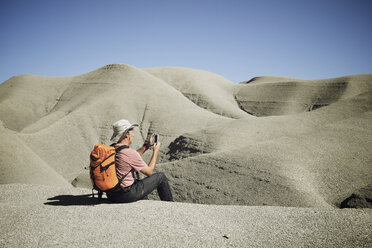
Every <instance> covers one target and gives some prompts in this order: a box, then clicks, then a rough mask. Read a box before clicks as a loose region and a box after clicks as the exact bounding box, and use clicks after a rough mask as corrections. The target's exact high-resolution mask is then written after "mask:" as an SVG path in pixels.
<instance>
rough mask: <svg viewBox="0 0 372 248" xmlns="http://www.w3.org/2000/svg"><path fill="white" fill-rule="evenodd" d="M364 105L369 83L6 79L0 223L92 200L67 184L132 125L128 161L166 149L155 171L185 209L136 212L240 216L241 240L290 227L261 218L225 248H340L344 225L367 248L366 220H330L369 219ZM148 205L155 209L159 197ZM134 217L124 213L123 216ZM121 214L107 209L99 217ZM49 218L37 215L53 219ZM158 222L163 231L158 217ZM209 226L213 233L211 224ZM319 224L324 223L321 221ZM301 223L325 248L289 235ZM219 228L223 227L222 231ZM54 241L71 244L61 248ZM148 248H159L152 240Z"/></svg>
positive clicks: (1, 103) (357, 79)
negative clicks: (118, 130)
mask: <svg viewBox="0 0 372 248" xmlns="http://www.w3.org/2000/svg"><path fill="white" fill-rule="evenodd" d="M371 93H372V74H365V75H353V76H346V77H340V78H333V79H322V80H304V79H295V78H284V77H270V76H264V77H257V78H254V79H252V80H249V81H245V82H242V83H240V84H233V83H232V82H230V81H229V80H227V79H225V78H223V77H221V76H218V75H216V74H213V73H209V72H205V71H201V70H194V69H188V68H175V67H163V68H146V69H139V68H135V67H133V66H130V65H124V64H111V65H106V66H104V67H102V68H99V69H97V70H95V71H92V72H88V73H86V74H83V75H79V76H75V77H62V78H54V77H43V76H35V75H20V76H16V77H13V78H11V79H9V80H7V81H5V82H4V83H2V84H1V85H0V120H1V125H0V129H1V130H0V131H1V132H0V153H1V160H0V166H1V169H2V175H3V176H2V177H1V178H0V184H6V185H3V186H2V189H3V190H2V191H3V192H7V193H2V194H1V197H2V198H1V199H2V200H1V203H2V211H3V213H8V215H6V216H8V217H9V218H3V219H4V221H11V219H12V218H14V216H16V215H17V214H21V215H22V212H23V211H27V209H34V210H35V211H40V210H38V209H40V208H42V207H43V206H40V203H41V202H42V201H44V200H45V198H48V197H52V196H58V194H63V192H64V191H68V192H70V193H69V194H79V193H81V192H84V193H86V192H89V189H74V188H73V187H72V186H71V184H72V185H74V186H77V187H82V188H90V187H91V185H90V180H89V177H88V171H87V170H86V167H87V166H88V163H89V153H90V150H91V149H92V148H93V145H94V144H96V143H106V144H109V138H110V137H111V132H112V129H111V125H112V123H114V122H115V121H116V120H118V119H121V118H126V119H129V120H130V121H131V122H137V123H139V124H140V127H139V128H138V129H137V130H136V131H135V141H134V144H133V147H134V148H136V147H139V146H140V145H142V144H143V142H144V140H145V139H146V138H147V136H148V135H149V134H150V133H153V132H157V133H159V134H160V137H161V142H162V147H161V154H160V157H159V163H158V166H157V170H158V171H164V172H165V173H166V174H167V176H168V178H169V180H170V184H171V187H172V190H173V192H174V198H175V200H176V201H177V202H181V203H175V205H176V207H175V205H171V204H163V203H160V202H154V201H148V202H141V203H136V204H134V205H135V206H138V207H140V208H143V209H146V208H148V207H150V206H157V208H158V209H161V208H164V209H166V210H169V211H174V210H175V209H177V208H181V209H184V211H186V212H187V211H190V213H195V212H198V211H202V212H203V213H204V212H205V213H206V212H209V211H210V212H211V216H212V215H213V213H215V214H216V216H217V217H219V216H223V214H222V212H224V211H225V212H226V211H227V212H228V213H230V215H229V214H227V215H226V217H221V218H223V219H224V218H225V219H226V220H227V218H228V216H236V218H235V217H234V218H232V219H233V220H238V219H241V220H242V221H241V222H240V223H241V224H239V225H241V226H240V228H243V229H244V228H248V229H249V228H253V226H252V225H251V224H249V223H250V221H249V220H250V219H251V218H253V219H255V218H256V219H257V220H259V219H262V218H266V217H265V216H274V215H275V213H277V214H278V215H279V216H281V217H279V218H278V219H277V220H276V221H281V222H282V221H283V220H284V219H285V218H288V217H290V218H292V219H294V222H295V223H294V226H291V225H288V226H285V224H281V223H273V222H270V221H269V218H267V221H268V222H265V223H266V224H262V226H256V227H255V228H258V229H253V230H251V231H249V230H248V229H247V231H239V235H241V236H239V238H238V241H237V243H231V244H232V246H235V247H238V246H244V245H242V244H244V242H247V243H249V244H252V245H251V246H254V247H270V246H271V247H274V243H275V242H279V241H278V240H281V241H280V242H279V245H278V246H281V247H286V246H287V244H288V243H286V241H285V240H286V237H287V236H286V235H289V236H291V238H290V239H289V240H292V241H291V242H292V243H291V245H290V246H292V247H298V246H302V247H303V246H317V247H322V246H324V244H327V242H330V243H329V244H330V247H333V246H334V247H337V246H340V244H341V243H340V242H341V241H339V240H337V239H335V237H337V235H338V233H339V232H338V231H337V230H336V229H333V227H332V228H331V227H330V226H331V224H330V223H332V224H334V225H344V224H345V223H346V222H347V221H350V220H351V219H353V218H354V217H355V216H357V219H356V220H354V221H352V224H351V225H352V226H353V227H356V229H357V230H358V231H357V232H352V231H349V232H347V230H346V229H345V228H344V229H340V230H343V232H346V233H347V235H346V236H345V239H346V241H345V242H346V244H348V245H347V246H355V247H363V246H365V247H368V245H367V244H370V243H371V240H370V239H368V238H367V236H363V235H365V232H367V233H368V232H369V233H371V229H372V228H371V226H372V222H371V217H370V216H371V212H370V210H360V211H357V210H347V211H345V210H337V208H339V207H340V206H341V205H342V206H343V207H345V206H346V207H365V208H366V207H369V206H370V205H369V203H370V197H371V196H370V192H371V187H370V186H369V185H371V182H372V164H371V161H372V155H371V154H372V129H371V123H372V97H371V96H372V94H371ZM20 154H21V155H20ZM150 156H151V152H149V153H147V154H145V156H144V157H145V160H147V161H148V160H149V158H150ZM12 183H23V184H25V183H26V184H29V185H10V184H12ZM31 184H32V185H33V186H32V185H31ZM37 185H64V187H63V188H58V187H50V186H37ZM27 188H30V190H28V189H27ZM18 191H25V192H26V191H27V192H28V191H31V193H30V194H31V196H30V197H31V198H33V197H36V198H37V197H38V196H37V195H35V194H39V195H40V197H41V198H37V199H40V200H30V201H31V202H30V203H29V205H27V204H26V205H25V206H22V207H20V206H18V207H16V206H17V203H16V202H17V199H18V200H19V199H20V198H22V197H21V195H19V193H15V194H14V196H11V195H12V194H11V192H18ZM34 191H35V192H39V193H32V192H34ZM43 191H45V192H46V193H45V194H44V193H41V192H43ZM352 196H354V197H352ZM9 197H10V198H9ZM12 197H13V198H12ZM57 198H58V197H57ZM72 198H73V197H72ZM150 198H151V199H157V197H156V196H155V195H152V196H151V197H150ZM27 199H28V198H27ZM76 199H77V198H76ZM348 199H349V200H348ZM8 200H9V202H8ZM88 200H89V199H88ZM346 200H348V203H346V202H345V201H346ZM186 203H201V204H212V205H192V204H186ZM216 204H217V205H246V206H241V207H238V206H231V207H229V206H219V207H218V206H215V205H216ZM134 205H130V204H129V205H126V206H125V207H124V208H125V209H127V210H128V209H131V206H134ZM247 205H248V206H254V207H247ZM120 206H121V205H120ZM120 206H119V205H107V204H103V205H99V208H101V209H105V208H110V209H111V208H112V209H119V208H120ZM260 206H261V207H260ZM262 206H265V207H262ZM269 206H270V207H269ZM302 207H307V208H309V209H302ZM13 208H14V209H17V210H12V209H13ZM75 208H77V209H78V208H79V207H74V209H75ZM313 208H314V209H313ZM54 209H59V207H58V206H54ZM315 209H316V210H315ZM52 210H53V208H48V210H47V211H50V213H49V214H52ZM58 211H62V210H58ZM128 211H130V210H128ZM239 211H242V213H245V214H246V215H244V216H245V217H242V216H243V215H242V214H239V213H238V212H239ZM252 211H253V212H257V211H258V214H257V215H255V214H253V213H252ZM363 211H365V212H363ZM289 213H293V214H289ZM97 214H98V212H97ZM364 215H365V216H367V217H366V218H364V217H363V218H364V220H363V221H364V222H361V221H360V220H359V219H360V218H362V216H364ZM37 216H38V215H37ZM141 216H142V215H140V218H145V217H144V216H142V217H141ZM156 216H157V217H159V218H163V216H162V215H161V213H158V214H157V215H156ZM189 216H191V215H185V216H184V218H186V219H188V218H189ZM217 217H215V218H212V219H211V221H212V222H213V221H217V219H216V218H217ZM323 217H324V218H330V219H332V221H331V222H330V223H326V222H322V221H321V220H320V219H321V218H323ZM73 218H75V216H74V217H73ZM112 218H113V216H112ZM312 218H314V219H312ZM342 218H345V219H342ZM29 220H30V221H31V223H34V222H35V221H36V219H33V218H31V219H29ZM304 220H305V221H309V222H308V225H307V224H306V225H305V226H300V227H301V228H305V229H306V230H308V229H307V228H313V226H314V225H316V224H319V225H320V226H321V227H319V228H320V229H319V232H321V231H324V230H326V229H327V230H328V231H327V232H326V233H328V234H329V235H330V237H331V240H326V237H325V236H323V237H324V239H323V240H321V241H319V240H316V237H315V236H311V235H310V238H306V237H304V236H301V235H299V233H297V231H296V230H295V229H293V228H299V226H298V225H300V223H301V222H302V221H304ZM61 221H62V220H61ZM205 221H207V217H206V218H201V223H204V222H205ZM176 222H177V221H176ZM176 222H175V221H171V224H170V225H169V226H174V225H176V226H177V225H178V226H179V225H180V223H178V222H177V223H176ZM218 223H219V222H218ZM229 223H231V225H233V224H232V222H229ZM348 223H349V222H348ZM292 224H293V223H292ZM191 225H192V226H193V229H192V230H193V232H194V231H195V233H196V232H199V231H200V227H201V226H204V224H203V225H201V226H198V225H197V223H194V222H193V223H191ZM195 225H196V226H195ZM258 225H260V224H258ZM267 225H270V227H268V226H267ZM271 226H274V227H280V228H283V230H287V231H285V233H282V235H279V236H278V238H273V239H272V240H271V241H267V243H265V242H264V240H263V239H264V237H265V235H263V236H261V238H258V239H257V240H255V239H254V238H253V237H255V236H257V233H258V230H259V228H263V230H264V233H266V234H268V233H269V232H272V231H273V229H272V228H271ZM216 227H217V228H221V226H220V225H218V224H216ZM179 228H181V227H179ZM232 228H233V230H235V231H236V230H237V229H234V228H235V227H232ZM236 228H238V226H236ZM338 228H339V227H338ZM183 229H184V228H183ZM162 230H163V229H162ZM254 230H256V231H254ZM361 230H364V231H361ZM41 231H43V230H41ZM44 231H45V230H44ZM56 231H63V230H62V229H58V230H56ZM163 231H165V230H163ZM83 232H85V231H83ZM221 232H222V229H221ZM287 232H288V233H287ZM13 234H14V232H12V231H11V230H7V232H6V235H8V236H6V237H5V236H3V239H8V238H9V237H10V236H9V235H13ZM182 234H183V232H176V234H174V235H171V234H169V232H168V233H167V234H166V235H168V236H167V237H165V240H166V244H167V245H168V246H172V245H171V244H173V243H172V242H174V239H175V238H177V237H180V235H182ZM218 235H219V234H218ZM244 235H251V237H248V238H247V237H244ZM293 235H294V236H293ZM358 235H359V236H358ZM360 235H362V236H363V238H362V236H360ZM190 237H192V238H193V239H194V240H193V241H190V243H187V242H186V243H185V244H194V245H195V244H196V245H198V244H199V245H201V244H203V242H206V243H205V244H207V246H216V245H217V244H220V245H221V246H224V245H225V243H215V240H214V239H213V240H209V239H208V238H207V239H204V238H200V239H199V238H197V237H195V236H194V235H191V236H190ZM357 237H359V238H357ZM44 238H46V236H45V237H44ZM154 239H155V238H154ZM206 240H207V241H206ZM301 240H303V241H304V242H307V243H301ZM60 241H61V242H62V243H63V242H66V244H69V245H71V244H72V245H74V244H75V243H71V242H72V241H68V237H64V238H63V237H62V238H61V240H60ZM85 241H86V240H85ZM223 241H226V240H223ZM223 241H221V242H223ZM17 242H23V241H16V240H13V241H12V242H11V244H13V245H16V244H20V245H21V246H25V244H27V242H31V244H32V245H33V246H36V245H35V243H33V241H31V240H30V239H27V238H25V239H24V242H25V243H17ZM43 242H45V246H48V245H50V244H51V243H50V241H47V240H44V241H43ZM79 242H82V241H81V240H80V241H79ZM79 242H77V243H76V244H81V243H79ZM131 242H133V244H134V243H136V242H134V241H133V240H131ZM195 242H196V243H195ZM198 242H201V243H198ZM218 242H220V241H218ZM231 242H232V240H231ZM342 242H344V241H342ZM353 242H354V243H353ZM358 242H359V243H358ZM155 243H156V244H157V246H161V245H160V244H161V240H156V242H155ZM76 244H75V245H76ZM179 244H180V243H179V242H177V246H178V245H179ZM296 244H297V245H296ZM311 244H313V245H311ZM167 245H166V246H167ZM226 245H227V244H226ZM185 246H187V245H185ZM217 246H219V245H217ZM341 246H342V245H341Z"/></svg>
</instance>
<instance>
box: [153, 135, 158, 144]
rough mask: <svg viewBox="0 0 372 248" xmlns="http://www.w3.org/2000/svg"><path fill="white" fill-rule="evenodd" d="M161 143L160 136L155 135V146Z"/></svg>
mask: <svg viewBox="0 0 372 248" xmlns="http://www.w3.org/2000/svg"><path fill="white" fill-rule="evenodd" d="M158 141H159V134H155V139H154V144H157V143H158Z"/></svg>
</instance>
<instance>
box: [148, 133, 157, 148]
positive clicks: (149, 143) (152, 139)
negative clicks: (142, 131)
mask: <svg viewBox="0 0 372 248" xmlns="http://www.w3.org/2000/svg"><path fill="white" fill-rule="evenodd" d="M154 139H155V134H154V133H153V134H151V136H150V138H149V141H148V142H147V145H148V147H151V146H153V145H154Z"/></svg>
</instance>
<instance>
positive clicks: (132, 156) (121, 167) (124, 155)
mask: <svg viewBox="0 0 372 248" xmlns="http://www.w3.org/2000/svg"><path fill="white" fill-rule="evenodd" d="M120 146H121V145H119V144H115V145H114V147H115V148H118V147H120ZM115 160H116V174H117V176H118V178H119V180H120V178H122V177H123V175H125V174H127V173H128V172H129V171H130V170H131V169H132V168H133V169H134V170H135V171H140V170H142V169H143V168H145V167H146V166H147V164H146V163H145V161H143V159H142V157H141V155H139V153H138V152H137V151H136V150H134V149H132V148H124V149H122V150H120V151H119V152H118V153H117V154H116V159H115ZM133 183H134V178H133V175H132V173H129V174H128V175H127V176H126V177H125V178H124V179H123V181H121V186H122V187H128V186H131V185H132V184H133Z"/></svg>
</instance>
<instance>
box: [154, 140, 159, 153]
mask: <svg viewBox="0 0 372 248" xmlns="http://www.w3.org/2000/svg"><path fill="white" fill-rule="evenodd" d="M159 150H160V142H159V141H158V143H156V144H154V152H156V153H158V152H159Z"/></svg>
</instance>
